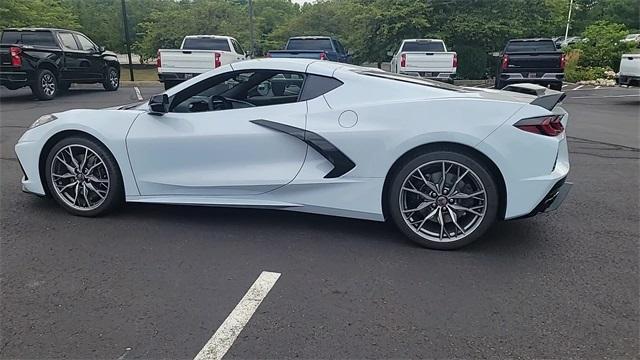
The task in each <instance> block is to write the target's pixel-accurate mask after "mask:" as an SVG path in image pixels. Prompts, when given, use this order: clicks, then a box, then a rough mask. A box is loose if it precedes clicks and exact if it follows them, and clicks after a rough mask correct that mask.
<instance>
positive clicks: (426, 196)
mask: <svg viewBox="0 0 640 360" xmlns="http://www.w3.org/2000/svg"><path fill="white" fill-rule="evenodd" d="M402 190H404V191H408V192H410V193H414V194H418V195H420V196H422V197H423V198H425V199H428V200H433V198H432V197H431V196H429V195H427V194H425V193H423V192H422V191H419V190H416V189H409V188H408V187H403V188H402Z"/></svg>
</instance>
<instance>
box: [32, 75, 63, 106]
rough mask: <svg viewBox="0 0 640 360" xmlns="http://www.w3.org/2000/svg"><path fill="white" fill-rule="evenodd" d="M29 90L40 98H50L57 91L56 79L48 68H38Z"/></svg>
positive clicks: (54, 95)
mask: <svg viewBox="0 0 640 360" xmlns="http://www.w3.org/2000/svg"><path fill="white" fill-rule="evenodd" d="M31 92H33V94H34V95H35V96H36V97H37V98H38V99H40V100H51V99H53V98H54V97H56V94H57V93H58V79H56V75H55V74H54V73H53V72H52V71H51V70H49V69H39V70H38V71H37V72H36V79H35V82H34V83H33V84H31Z"/></svg>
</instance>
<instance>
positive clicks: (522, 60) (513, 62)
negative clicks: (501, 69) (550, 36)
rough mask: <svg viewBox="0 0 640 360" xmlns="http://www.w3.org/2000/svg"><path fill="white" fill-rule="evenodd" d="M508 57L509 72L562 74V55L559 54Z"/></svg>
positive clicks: (519, 54) (527, 54) (512, 55)
mask: <svg viewBox="0 0 640 360" xmlns="http://www.w3.org/2000/svg"><path fill="white" fill-rule="evenodd" d="M507 55H508V56H509V66H508V70H515V71H529V70H533V69H535V71H539V72H562V70H561V68H560V59H561V58H562V54H561V53H558V52H552V53H545V52H532V53H509V54H507ZM551 70H553V71H551Z"/></svg>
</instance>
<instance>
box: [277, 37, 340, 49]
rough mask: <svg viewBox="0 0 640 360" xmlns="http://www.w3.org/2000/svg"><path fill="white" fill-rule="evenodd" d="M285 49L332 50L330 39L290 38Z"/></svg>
mask: <svg viewBox="0 0 640 360" xmlns="http://www.w3.org/2000/svg"><path fill="white" fill-rule="evenodd" d="M287 50H324V51H333V46H331V39H291V40H289V43H288V44H287Z"/></svg>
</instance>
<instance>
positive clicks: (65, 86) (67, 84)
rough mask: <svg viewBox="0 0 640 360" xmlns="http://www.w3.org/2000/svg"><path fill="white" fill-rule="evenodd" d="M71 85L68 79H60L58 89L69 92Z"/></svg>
mask: <svg viewBox="0 0 640 360" xmlns="http://www.w3.org/2000/svg"><path fill="white" fill-rule="evenodd" d="M70 87H71V83H70V82H68V81H60V83H59V84H58V91H60V92H68V91H69V88H70Z"/></svg>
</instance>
